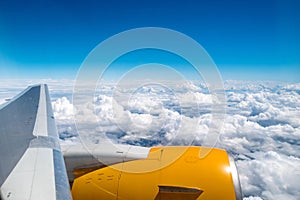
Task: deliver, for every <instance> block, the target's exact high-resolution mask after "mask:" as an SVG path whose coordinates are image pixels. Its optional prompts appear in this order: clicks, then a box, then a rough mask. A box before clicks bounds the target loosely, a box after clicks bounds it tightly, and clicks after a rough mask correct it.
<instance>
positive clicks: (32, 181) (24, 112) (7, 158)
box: [0, 85, 71, 200]
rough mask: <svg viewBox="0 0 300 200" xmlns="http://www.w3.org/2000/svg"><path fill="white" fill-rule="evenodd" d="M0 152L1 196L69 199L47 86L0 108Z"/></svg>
mask: <svg viewBox="0 0 300 200" xmlns="http://www.w3.org/2000/svg"><path fill="white" fill-rule="evenodd" d="M0 152H1V162H0V186H1V187H0V194H1V199H3V200H8V199H14V200H24V199H28V200H41V199H43V200H54V199H57V200H60V199H61V200H68V199H71V193H70V186H69V182H68V178H67V173H66V169H65V164H64V160H63V155H62V153H61V150H60V145H59V141H58V134H57V129H56V125H55V120H54V117H53V113H52V108H51V103H50V98H49V93H48V88H47V85H36V86H32V87H29V88H27V89H26V90H25V91H24V92H22V93H21V94H19V95H18V96H16V97H15V98H13V99H11V100H10V101H9V102H7V103H6V104H4V105H3V106H1V107H0Z"/></svg>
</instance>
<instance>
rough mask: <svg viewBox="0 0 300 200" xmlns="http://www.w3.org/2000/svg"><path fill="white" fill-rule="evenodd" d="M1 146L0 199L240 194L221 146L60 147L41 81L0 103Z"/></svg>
mask: <svg viewBox="0 0 300 200" xmlns="http://www.w3.org/2000/svg"><path fill="white" fill-rule="evenodd" d="M203 152H209V153H208V154H207V156H205V157H201V156H199V155H200V154H201V153H203ZM0 153H1V154H0V155H1V162H0V200H12V199H13V200H24V199H25V200H41V199H42V200H70V199H72V198H73V199H74V200H81V199H82V200H96V199H114V200H132V199H143V200H167V199H173V200H177V199H186V200H187V199H189V200H213V199H227V200H234V199H235V200H240V199H242V192H241V187H240V182H239V178H238V173H237V170H236V167H235V164H234V160H233V159H232V158H231V157H230V156H229V155H228V154H227V152H226V151H225V150H221V149H216V148H205V147H199V146H190V147H185V146H166V147H152V148H145V147H136V146H131V145H117V144H113V145H112V144H109V143H104V142H103V143H100V144H90V145H89V146H88V148H86V146H83V144H76V145H71V146H62V150H61V147H60V144H59V141H58V134H57V129H56V125H55V119H54V116H53V112H52V108H51V103H50V98H49V92H48V88H47V85H43V84H42V85H36V86H31V87H29V88H27V89H26V90H25V91H24V92H22V93H21V94H19V95H18V96H16V97H15V98H13V99H11V100H10V101H9V102H7V103H6V104H4V105H2V106H0ZM70 185H71V187H72V188H70ZM71 194H72V195H71ZM71 196H72V197H71Z"/></svg>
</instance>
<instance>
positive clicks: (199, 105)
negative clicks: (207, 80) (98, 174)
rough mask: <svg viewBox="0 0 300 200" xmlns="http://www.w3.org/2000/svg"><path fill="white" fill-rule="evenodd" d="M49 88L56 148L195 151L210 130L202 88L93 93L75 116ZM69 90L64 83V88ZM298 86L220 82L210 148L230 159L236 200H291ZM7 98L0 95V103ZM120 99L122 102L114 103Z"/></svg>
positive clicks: (298, 160)
mask: <svg viewBox="0 0 300 200" xmlns="http://www.w3.org/2000/svg"><path fill="white" fill-rule="evenodd" d="M53 83H55V84H53V86H51V85H50V90H51V91H52V93H51V95H52V99H53V102H52V107H53V111H54V114H55V117H56V120H57V124H58V130H59V133H60V136H61V138H63V139H64V143H72V142H74V141H75V142H76V138H78V137H77V134H78V133H77V129H76V128H75V124H74V116H76V118H77V123H79V124H77V126H78V128H79V129H80V130H79V131H78V132H79V134H81V137H83V138H84V139H88V140H91V141H92V142H96V143H97V142H99V141H100V140H102V139H105V138H110V139H111V140H113V141H114V142H118V143H127V144H135V145H142V146H153V145H188V144H191V141H193V144H196V145H201V144H202V143H203V140H204V138H205V137H206V136H207V133H208V132H209V130H210V127H211V125H212V124H213V123H214V121H213V120H212V115H211V96H210V95H209V93H208V92H207V90H206V88H205V85H204V84H202V83H196V82H195V83H193V82H188V83H186V84H177V85H176V87H175V88H174V89H173V91H172V90H166V89H165V88H159V87H156V86H155V87H151V86H145V87H142V88H140V89H138V90H135V89H128V90H125V89H123V90H118V91H116V93H114V95H115V96H111V95H112V94H113V92H112V90H113V89H115V87H114V86H113V84H109V85H103V86H102V87H100V89H99V91H98V93H97V95H96V97H95V98H94V102H93V103H82V104H81V105H80V106H81V108H80V109H78V110H75V108H74V106H73V104H72V103H71V102H70V99H71V93H72V90H71V87H67V89H64V90H61V89H60V87H58V86H59V84H58V83H56V82H53ZM70 84H71V83H69V85H70ZM299 85H300V84H284V83H276V82H260V83H258V82H245V81H227V82H225V89H226V97H227V108H226V115H225V121H224V126H223V128H222V131H221V132H220V137H219V142H218V143H217V147H220V148H224V149H226V150H227V151H228V152H230V153H231V154H233V155H234V158H235V160H236V161H237V166H238V170H239V174H240V179H241V183H242V189H243V193H244V200H261V199H264V200H268V199H279V200H280V199H282V200H285V199H291V200H293V199H299V196H300V192H299V189H298V188H299V187H298V185H299V183H300V171H299V169H300V120H299V119H300V90H299V88H300V87H299ZM13 93H14V92H13V90H9V89H7V88H2V89H1V88H0V100H1V99H2V101H3V99H5V98H8V97H9V95H10V94H13ZM121 93H127V94H130V95H129V98H128V99H126V98H122V95H121Z"/></svg>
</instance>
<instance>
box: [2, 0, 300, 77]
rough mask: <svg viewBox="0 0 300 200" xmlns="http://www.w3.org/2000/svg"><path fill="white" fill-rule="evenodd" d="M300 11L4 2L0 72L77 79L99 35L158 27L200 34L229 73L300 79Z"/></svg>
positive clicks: (167, 2)
mask: <svg viewBox="0 0 300 200" xmlns="http://www.w3.org/2000/svg"><path fill="white" fill-rule="evenodd" d="M299 10H300V1H297V0H236V1H233V0H227V1H224V0H207V1H202V0H194V1H191V0H182V1H179V0H163V1H162V0H151V1H146V0H130V1H126V0H119V1H116V0H98V1H96V0H95V1H91V0H87V1H83V0H82V1H76V0H68V1H66V0H61V1H59V0H57V1H43V0H26V1H25V0H21V1H16V0H9V1H0V78H53V79H56V78H66V79H74V78H75V76H76V72H77V70H78V69H79V67H80V64H81V63H82V61H83V60H84V58H85V57H86V56H87V54H88V53H89V52H90V51H91V50H92V49H93V48H94V47H95V46H96V45H97V44H99V43H100V42H101V41H103V40H105V39H107V38H108V37H110V36H112V35H114V34H116V33H119V32H121V31H124V30H127V29H132V28H138V27H147V26H152V27H153V26H154V27H165V28H170V29H174V30H177V31H180V32H182V33H184V34H186V35H188V36H190V37H192V38H194V39H195V40H196V41H198V42H199V43H200V44H201V45H202V46H203V47H204V48H205V49H206V51H207V52H208V53H209V54H210V56H211V57H212V59H213V60H214V61H215V63H216V65H217V66H218V68H219V70H220V72H221V74H222V76H223V78H224V79H239V80H279V81H292V82H300V12H299ZM133 58H134V57H133ZM133 58H132V59H131V62H132V63H133V64H134V62H135V60H134V59H133ZM121 60H122V59H121ZM127 62H128V59H127ZM129 62H130V59H129ZM132 63H131V64H132ZM124 64H126V63H124Z"/></svg>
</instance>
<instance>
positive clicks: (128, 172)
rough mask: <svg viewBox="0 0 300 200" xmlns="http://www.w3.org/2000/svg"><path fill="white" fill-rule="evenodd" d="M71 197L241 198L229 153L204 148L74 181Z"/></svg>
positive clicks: (155, 154) (163, 152)
mask: <svg viewBox="0 0 300 200" xmlns="http://www.w3.org/2000/svg"><path fill="white" fill-rule="evenodd" d="M204 152H206V153H204ZM201 153H202V154H201ZM200 155H205V156H200ZM72 195H73V199H74V200H81V199H82V200H94V199H97V200H98V199H108V200H110V199H114V200H135V199H136V200H148V199H149V200H168V199H172V200H176V199H186V200H214V199H215V200H220V199H226V200H231V199H232V200H234V199H241V198H242V197H241V190H240V184H239V180H238V176H237V171H236V168H235V165H234V163H233V161H232V160H230V158H229V156H228V154H227V153H226V151H224V150H220V149H209V148H204V147H156V148H152V149H151V151H150V153H149V155H148V157H147V158H146V159H142V160H135V161H129V162H124V163H119V164H115V165H112V166H109V167H105V168H101V169H98V170H95V171H93V172H90V173H88V174H85V175H83V176H81V177H79V178H76V179H75V181H74V183H73V187H72Z"/></svg>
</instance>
